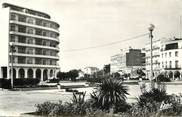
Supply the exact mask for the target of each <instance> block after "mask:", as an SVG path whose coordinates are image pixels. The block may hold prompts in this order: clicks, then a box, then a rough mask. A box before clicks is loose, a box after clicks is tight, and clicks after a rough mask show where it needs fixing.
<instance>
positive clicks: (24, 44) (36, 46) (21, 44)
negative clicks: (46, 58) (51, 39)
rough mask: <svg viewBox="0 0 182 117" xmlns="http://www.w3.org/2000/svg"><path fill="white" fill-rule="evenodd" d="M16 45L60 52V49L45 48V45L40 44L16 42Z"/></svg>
mask: <svg viewBox="0 0 182 117" xmlns="http://www.w3.org/2000/svg"><path fill="white" fill-rule="evenodd" d="M14 44H15V45H17V46H26V47H34V48H43V49H50V50H56V51H59V47H51V46H44V45H38V44H28V43H21V42H14Z"/></svg>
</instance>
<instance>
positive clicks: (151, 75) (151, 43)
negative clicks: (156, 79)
mask: <svg viewBox="0 0 182 117" xmlns="http://www.w3.org/2000/svg"><path fill="white" fill-rule="evenodd" d="M154 28H155V26H154V25H153V24H150V27H149V28H148V29H149V32H150V33H149V38H150V81H151V83H152V80H153V53H152V51H153V47H152V45H153V42H152V39H153V34H152V32H153V30H154Z"/></svg>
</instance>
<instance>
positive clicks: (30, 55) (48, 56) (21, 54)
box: [9, 52, 59, 60]
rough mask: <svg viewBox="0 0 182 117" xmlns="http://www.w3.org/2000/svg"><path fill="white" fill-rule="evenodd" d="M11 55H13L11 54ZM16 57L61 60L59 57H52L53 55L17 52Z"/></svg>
mask: <svg viewBox="0 0 182 117" xmlns="http://www.w3.org/2000/svg"><path fill="white" fill-rule="evenodd" d="M9 54H10V55H11V53H9ZM14 56H25V57H37V58H49V59H56V60H59V56H58V55H56V56H51V55H42V54H27V53H18V52H15V53H14Z"/></svg>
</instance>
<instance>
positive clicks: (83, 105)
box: [35, 93, 90, 116]
mask: <svg viewBox="0 0 182 117" xmlns="http://www.w3.org/2000/svg"><path fill="white" fill-rule="evenodd" d="M35 106H36V108H37V110H36V112H37V114H39V115H55V116H59V115H62V116H63V115H64V116H76V115H78V116H81V115H85V114H86V111H87V109H88V108H89V107H90V104H89V103H88V102H86V101H85V93H83V94H81V93H80V94H79V95H77V94H76V93H73V99H72V101H71V102H66V103H64V104H63V103H62V102H61V101H59V102H58V103H51V102H44V103H43V104H37V105H35Z"/></svg>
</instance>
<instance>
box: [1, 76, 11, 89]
mask: <svg viewBox="0 0 182 117" xmlns="http://www.w3.org/2000/svg"><path fill="white" fill-rule="evenodd" d="M0 86H1V88H4V89H10V88H11V80H10V79H4V78H3V79H0Z"/></svg>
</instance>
